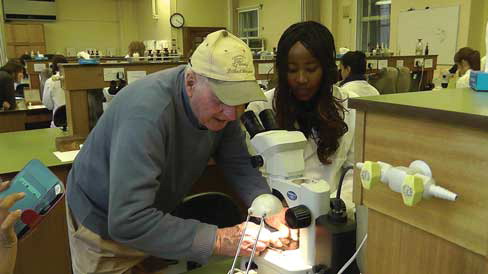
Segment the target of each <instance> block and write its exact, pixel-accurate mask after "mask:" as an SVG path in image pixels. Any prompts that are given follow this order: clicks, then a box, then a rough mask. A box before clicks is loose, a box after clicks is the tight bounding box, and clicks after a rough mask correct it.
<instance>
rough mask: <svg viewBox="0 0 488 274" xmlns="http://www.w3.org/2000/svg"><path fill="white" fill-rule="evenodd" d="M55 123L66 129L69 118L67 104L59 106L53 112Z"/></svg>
mask: <svg viewBox="0 0 488 274" xmlns="http://www.w3.org/2000/svg"><path fill="white" fill-rule="evenodd" d="M53 123H54V125H55V126H56V127H61V128H62V129H63V131H66V129H67V126H68V119H67V116H66V105H62V106H59V107H58V108H57V109H55V110H54V112H53Z"/></svg>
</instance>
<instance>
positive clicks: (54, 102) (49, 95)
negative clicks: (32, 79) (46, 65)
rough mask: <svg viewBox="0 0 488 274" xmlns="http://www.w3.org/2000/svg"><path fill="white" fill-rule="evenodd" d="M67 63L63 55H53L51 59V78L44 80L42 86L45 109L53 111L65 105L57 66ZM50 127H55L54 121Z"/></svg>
mask: <svg viewBox="0 0 488 274" xmlns="http://www.w3.org/2000/svg"><path fill="white" fill-rule="evenodd" d="M65 63H68V60H66V58H65V57H64V56H63V55H55V56H54V57H53V59H52V65H51V68H52V71H53V76H51V78H49V79H47V80H46V83H45V84H44V92H43V95H42V104H43V105H45V106H46V108H47V109H49V110H52V111H53V114H54V111H56V109H57V108H58V107H60V106H63V105H65V104H66V96H65V94H64V90H63V89H62V88H61V80H60V75H59V64H65ZM51 127H56V126H55V125H54V121H53V122H51Z"/></svg>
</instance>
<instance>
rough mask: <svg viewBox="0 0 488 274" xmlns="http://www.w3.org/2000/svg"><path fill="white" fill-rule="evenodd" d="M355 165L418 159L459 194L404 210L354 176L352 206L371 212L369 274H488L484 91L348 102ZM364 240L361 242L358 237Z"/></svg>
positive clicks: (398, 198) (487, 106)
mask: <svg viewBox="0 0 488 274" xmlns="http://www.w3.org/2000/svg"><path fill="white" fill-rule="evenodd" d="M349 106H350V107H351V108H354V109H356V132H355V159H356V161H357V162H364V161H382V162H386V163H388V164H391V165H393V166H406V167H408V166H409V164H410V163H411V162H412V161H414V160H423V161H425V162H426V163H427V164H428V165H429V166H430V168H431V171H432V175H433V178H434V179H435V181H436V182H437V184H438V185H440V186H442V187H444V188H447V189H449V190H450V191H452V192H454V193H456V194H458V198H457V200H456V201H446V200H441V199H437V198H432V199H426V200H422V201H420V202H419V203H418V204H416V205H415V206H406V205H405V204H404V203H403V200H402V195H401V194H399V193H396V192H393V191H391V190H390V188H389V187H388V185H385V184H382V183H380V184H379V185H377V186H375V187H374V188H371V189H370V190H367V189H364V188H363V187H362V185H361V178H360V170H359V169H356V170H355V172H354V173H355V176H354V193H353V196H354V201H355V203H356V205H364V206H366V207H367V208H368V214H369V217H368V224H367V227H368V239H367V245H366V250H365V252H366V257H365V266H366V270H365V271H364V272H363V273H366V274H391V273H395V274H407V273H429V274H441V273H442V274H459V273H470V274H477V273H479V274H483V273H488V229H487V225H486V223H487V220H488V202H487V201H488V187H487V185H486V183H487V182H488V173H486V171H487V170H488V93H482V92H475V91H473V90H471V89H445V90H439V91H430V92H417V93H401V94H391V95H383V96H372V97H363V98H354V99H350V101H349ZM358 241H361V239H358Z"/></svg>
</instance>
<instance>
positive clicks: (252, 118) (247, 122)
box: [241, 110, 264, 139]
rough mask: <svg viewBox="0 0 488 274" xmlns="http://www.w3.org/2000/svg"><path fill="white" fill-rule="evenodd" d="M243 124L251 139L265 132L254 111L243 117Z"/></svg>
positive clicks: (247, 112) (249, 111) (246, 113)
mask: <svg viewBox="0 0 488 274" xmlns="http://www.w3.org/2000/svg"><path fill="white" fill-rule="evenodd" d="M241 122H242V123H243V124H244V127H245V128H246V130H247V132H249V135H250V136H251V139H252V138H253V137H254V136H255V135H256V134H258V133H261V132H264V128H263V126H262V125H261V123H260V122H259V120H258V117H256V114H254V112H253V111H252V110H248V111H246V112H244V114H242V116H241Z"/></svg>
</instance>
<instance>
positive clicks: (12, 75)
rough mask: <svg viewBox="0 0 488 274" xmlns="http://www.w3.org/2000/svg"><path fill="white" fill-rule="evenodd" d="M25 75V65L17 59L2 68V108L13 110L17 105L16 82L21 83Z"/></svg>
mask: <svg viewBox="0 0 488 274" xmlns="http://www.w3.org/2000/svg"><path fill="white" fill-rule="evenodd" d="M23 77H24V71H23V67H22V65H21V64H20V63H17V62H15V61H8V62H7V64H5V65H4V66H3V67H1V68H0V104H1V105H0V109H3V110H12V109H15V108H16V107H17V104H16V103H15V83H20V82H21V81H22V79H23Z"/></svg>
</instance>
